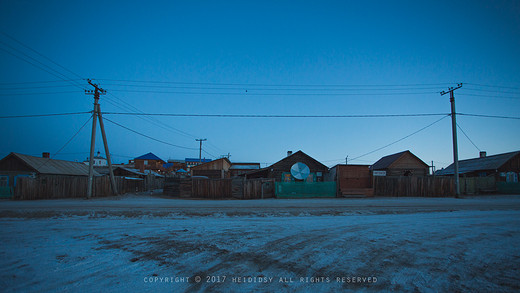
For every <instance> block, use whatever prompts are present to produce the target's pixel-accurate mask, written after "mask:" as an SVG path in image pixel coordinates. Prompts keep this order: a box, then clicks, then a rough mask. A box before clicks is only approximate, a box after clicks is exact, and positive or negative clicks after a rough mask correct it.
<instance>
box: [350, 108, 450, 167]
mask: <svg viewBox="0 0 520 293" xmlns="http://www.w3.org/2000/svg"><path fill="white" fill-rule="evenodd" d="M449 116H450V115H445V116H444V117H442V118H441V119H439V120H436V121H435V122H433V123H430V124H428V125H426V126H425V127H423V128H421V129H419V130H417V131H415V132H413V133H411V134H408V135H407V136H405V137H403V138H400V139H398V140H396V141H394V142H392V143H389V144H387V145H385V146H382V147H380V148H377V149H375V150H373V151H370V152H368V153H365V154H363V155H361V156H357V157H355V158H353V159H350V160H351V161H354V160H357V159H359V158H362V157H364V156H367V155H370V154H372V153H375V152H377V151H380V150H382V149H384V148H387V147H389V146H391V145H394V144H396V143H398V142H400V141H403V140H405V139H407V138H409V137H410V136H412V135H415V134H417V133H419V132H421V131H423V130H425V129H427V128H429V127H431V126H433V125H434V124H437V123H439V122H440V121H442V120H443V119H445V118H446V117H449Z"/></svg>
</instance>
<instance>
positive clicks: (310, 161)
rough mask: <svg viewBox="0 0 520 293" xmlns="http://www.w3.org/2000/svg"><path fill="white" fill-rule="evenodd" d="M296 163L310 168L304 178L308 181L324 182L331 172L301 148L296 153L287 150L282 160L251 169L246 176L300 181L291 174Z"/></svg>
mask: <svg viewBox="0 0 520 293" xmlns="http://www.w3.org/2000/svg"><path fill="white" fill-rule="evenodd" d="M296 163H303V164H304V165H305V166H307V167H308V168H309V174H308V177H307V178H305V179H304V180H303V181H306V182H322V181H324V177H325V176H326V175H327V174H328V172H329V168H328V167H327V166H325V165H323V164H322V163H320V162H318V161H317V160H315V159H314V158H312V157H311V156H309V155H307V154H306V153H304V152H302V151H301V150H300V151H297V152H296V153H292V152H291V151H289V152H287V157H285V158H283V159H281V160H280V161H278V162H276V163H274V164H272V165H271V166H269V167H266V168H263V169H259V170H257V171H251V172H249V173H247V174H245V176H246V177H247V178H274V179H275V180H276V181H282V182H291V181H299V179H296V178H294V177H293V176H292V175H291V168H292V167H293V166H294V164H296Z"/></svg>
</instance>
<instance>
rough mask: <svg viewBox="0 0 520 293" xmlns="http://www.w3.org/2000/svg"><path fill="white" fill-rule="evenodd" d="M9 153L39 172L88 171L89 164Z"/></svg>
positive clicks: (67, 173)
mask: <svg viewBox="0 0 520 293" xmlns="http://www.w3.org/2000/svg"><path fill="white" fill-rule="evenodd" d="M11 155H12V156H15V157H17V158H18V159H20V160H21V161H23V162H24V163H25V164H26V165H28V166H29V167H30V168H32V169H34V171H35V172H36V173H39V174H49V175H51V174H52V175H73V176H88V172H89V166H88V165H85V164H83V163H78V162H71V161H63V160H55V159H49V158H42V157H34V156H29V155H24V154H18V153H11V154H10V155H9V156H11ZM99 175H100V174H99V173H98V172H96V171H94V176H99Z"/></svg>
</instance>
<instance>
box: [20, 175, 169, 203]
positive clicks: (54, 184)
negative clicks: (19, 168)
mask: <svg viewBox="0 0 520 293" xmlns="http://www.w3.org/2000/svg"><path fill="white" fill-rule="evenodd" d="M93 179H94V180H93V181H94V183H93V189H92V196H93V197H105V196H110V195H113V192H112V186H111V184H110V177H109V176H100V177H94V178H93ZM115 181H116V188H117V190H118V192H119V194H124V193H128V192H139V191H145V190H150V189H152V188H153V189H161V188H162V186H163V185H164V179H163V180H160V179H155V178H154V181H148V180H146V179H145V180H135V179H134V178H132V179H130V178H126V179H125V177H115ZM87 186H88V177H85V176H52V175H46V176H38V177H37V178H30V177H21V178H18V180H17V183H16V187H15V188H14V196H13V199H21V200H26V199H53V198H84V197H86V196H87Z"/></svg>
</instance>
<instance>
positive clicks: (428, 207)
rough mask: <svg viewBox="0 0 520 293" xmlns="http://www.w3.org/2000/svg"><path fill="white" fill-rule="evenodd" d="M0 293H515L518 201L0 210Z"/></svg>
mask: <svg viewBox="0 0 520 293" xmlns="http://www.w3.org/2000/svg"><path fill="white" fill-rule="evenodd" d="M0 227H1V230H0V288H2V289H1V290H2V292H20V291H23V292H53V291H54V292H57V291H60V292H61V291H64V292H102V291H111V292H157V291H159V292H184V291H188V292H192V291H194V292H198V291H211V292H250V291H258V292H272V291H282V292H284V291H286V292H294V291H298V292H299V291H304V292H337V291H342V290H355V291H367V292H372V291H390V290H393V291H404V292H406V291H408V292H415V291H421V292H456V291H470V292H475V291H479V292H518V290H520V245H519V243H520V196H493V197H474V198H465V199H454V198H426V199H420V198H382V199H381V198H376V199H304V200H298V199H296V200H295V199H291V200H276V199H269V200H249V201H239V200H220V201H206V200H181V199H167V198H158V197H150V196H125V197H118V198H108V199H94V200H88V201H86V200H78V199H75V200H74V199H64V200H46V201H0Z"/></svg>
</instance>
